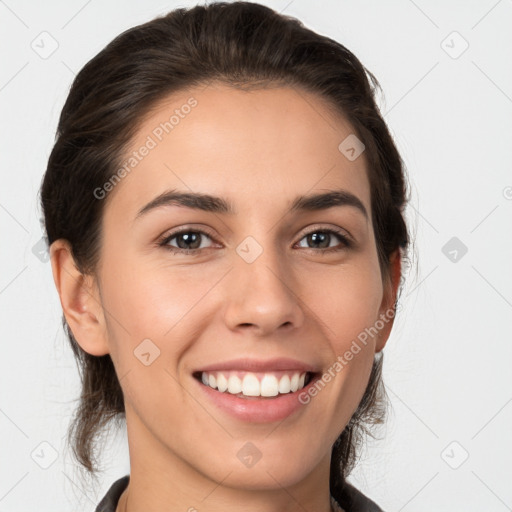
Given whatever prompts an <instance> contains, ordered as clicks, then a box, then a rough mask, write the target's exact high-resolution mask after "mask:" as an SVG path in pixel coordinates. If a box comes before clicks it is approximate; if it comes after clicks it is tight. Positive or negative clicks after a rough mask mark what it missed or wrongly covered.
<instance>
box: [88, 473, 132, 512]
mask: <svg viewBox="0 0 512 512" xmlns="http://www.w3.org/2000/svg"><path fill="white" fill-rule="evenodd" d="M129 481H130V475H125V476H123V477H122V478H120V479H119V480H116V481H115V482H114V483H113V484H112V485H111V486H110V489H109V490H108V491H107V494H105V496H103V499H102V500H101V501H100V502H99V504H98V506H97V507H96V510H95V511H94V512H115V510H116V507H117V503H118V501H119V498H120V496H121V494H123V491H124V490H125V489H126V487H127V486H128V482H129Z"/></svg>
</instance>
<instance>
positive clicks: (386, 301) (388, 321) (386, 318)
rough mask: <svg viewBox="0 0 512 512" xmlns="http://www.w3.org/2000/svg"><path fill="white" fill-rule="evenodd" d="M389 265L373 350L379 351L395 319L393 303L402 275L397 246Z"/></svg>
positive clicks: (384, 343) (383, 345) (386, 339)
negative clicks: (379, 322) (377, 332)
mask: <svg viewBox="0 0 512 512" xmlns="http://www.w3.org/2000/svg"><path fill="white" fill-rule="evenodd" d="M389 266H390V276H389V279H388V280H387V282H386V285H385V288H384V294H383V298H382V303H381V307H380V309H379V319H380V320H381V321H382V322H383V323H384V326H383V327H382V329H379V335H378V338H377V343H376V345H375V352H380V351H381V350H382V349H383V348H384V347H385V345H386V342H387V341H388V338H389V335H390V334H391V328H392V327H393V322H394V320H395V313H396V312H395V303H396V297H397V293H398V286H399V284H400V278H401V276H402V258H401V253H400V249H399V248H397V249H396V250H395V251H394V252H393V253H392V254H391V256H390V258H389Z"/></svg>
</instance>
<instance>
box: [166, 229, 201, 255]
mask: <svg viewBox="0 0 512 512" xmlns="http://www.w3.org/2000/svg"><path fill="white" fill-rule="evenodd" d="M204 238H207V239H210V240H211V237H210V235H208V233H205V232H204V231H201V230H191V229H188V230H182V231H178V232H175V233H171V234H170V235H169V236H167V237H165V239H164V240H163V241H162V242H161V244H160V245H161V246H163V247H165V248H167V249H169V250H171V251H172V252H183V253H186V254H188V253H198V252H201V251H202V250H203V249H207V248H208V247H205V246H203V247H201V245H202V242H203V240H204ZM173 240H176V242H175V243H176V245H174V244H171V243H170V242H171V241H173Z"/></svg>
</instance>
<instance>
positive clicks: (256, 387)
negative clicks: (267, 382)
mask: <svg viewBox="0 0 512 512" xmlns="http://www.w3.org/2000/svg"><path fill="white" fill-rule="evenodd" d="M242 394H244V395H245V396H260V395H261V393H260V381H259V380H258V377H256V375H254V374H253V373H246V374H245V377H244V380H243V381H242Z"/></svg>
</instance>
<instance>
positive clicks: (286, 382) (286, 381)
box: [279, 375, 291, 393]
mask: <svg viewBox="0 0 512 512" xmlns="http://www.w3.org/2000/svg"><path fill="white" fill-rule="evenodd" d="M290 391H291V388H290V377H288V375H283V376H282V377H281V380H280V381H279V393H289V392H290Z"/></svg>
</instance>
